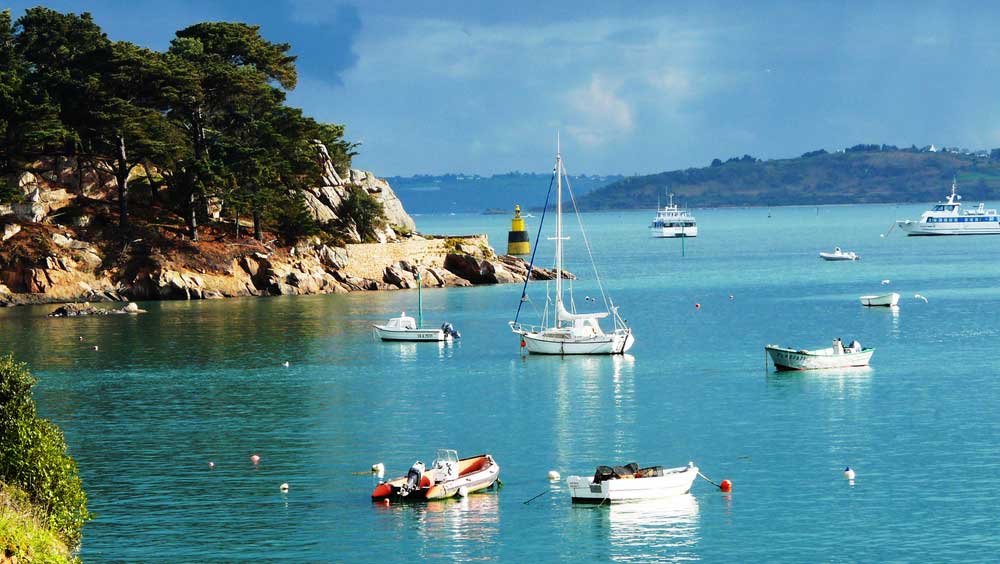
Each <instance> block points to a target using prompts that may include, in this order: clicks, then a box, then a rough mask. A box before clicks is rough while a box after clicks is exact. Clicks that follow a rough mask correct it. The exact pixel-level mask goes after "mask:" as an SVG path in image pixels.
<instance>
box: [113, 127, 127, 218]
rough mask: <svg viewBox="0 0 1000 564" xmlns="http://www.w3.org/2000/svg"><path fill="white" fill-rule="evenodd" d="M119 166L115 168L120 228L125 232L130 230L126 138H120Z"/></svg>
mask: <svg viewBox="0 0 1000 564" xmlns="http://www.w3.org/2000/svg"><path fill="white" fill-rule="evenodd" d="M117 165H118V166H116V167H115V180H116V181H117V183H118V227H119V228H120V229H122V230H123V231H124V230H125V229H126V228H128V174H129V168H130V167H129V165H128V157H127V155H126V153H125V138H124V137H122V136H119V137H118V163H117Z"/></svg>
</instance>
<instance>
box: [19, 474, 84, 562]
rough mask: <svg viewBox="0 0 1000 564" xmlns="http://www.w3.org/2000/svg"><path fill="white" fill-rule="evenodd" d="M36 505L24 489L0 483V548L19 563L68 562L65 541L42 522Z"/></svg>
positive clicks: (68, 554)
mask: <svg viewBox="0 0 1000 564" xmlns="http://www.w3.org/2000/svg"><path fill="white" fill-rule="evenodd" d="M39 513H40V512H39V511H38V509H37V507H36V506H35V505H34V504H33V503H31V499H30V497H29V496H28V494H26V493H25V492H24V491H22V490H21V489H19V488H15V487H13V486H9V485H5V484H3V483H2V482H0V551H2V552H10V553H13V556H15V557H16V558H17V559H18V562H37V563H44V564H68V563H72V562H79V561H78V560H77V559H75V558H71V557H70V550H69V548H67V547H66V544H65V543H64V542H63V541H62V540H61V539H60V538H59V537H58V535H56V534H55V533H54V532H52V531H51V530H50V529H48V528H47V527H45V526H44V525H43V521H44V516H42V517H39Z"/></svg>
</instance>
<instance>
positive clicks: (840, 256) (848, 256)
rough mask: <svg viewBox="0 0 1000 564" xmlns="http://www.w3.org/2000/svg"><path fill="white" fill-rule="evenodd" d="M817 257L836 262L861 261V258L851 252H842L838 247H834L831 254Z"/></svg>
mask: <svg viewBox="0 0 1000 564" xmlns="http://www.w3.org/2000/svg"><path fill="white" fill-rule="evenodd" d="M819 257H820V258H821V259H823V260H829V261H838V260H861V257H860V256H859V255H858V254H857V253H855V252H853V251H842V250H840V247H834V249H833V252H832V253H827V252H822V253H820V254H819Z"/></svg>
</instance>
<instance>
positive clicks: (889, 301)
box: [859, 292, 899, 307]
mask: <svg viewBox="0 0 1000 564" xmlns="http://www.w3.org/2000/svg"><path fill="white" fill-rule="evenodd" d="M859 299H860V300H861V305H863V306H866V307H896V306H897V305H899V294H897V293H896V292H892V293H891V294H882V295H879V296H861V297H860V298H859Z"/></svg>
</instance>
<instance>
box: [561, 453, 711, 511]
mask: <svg viewBox="0 0 1000 564" xmlns="http://www.w3.org/2000/svg"><path fill="white" fill-rule="evenodd" d="M697 477H698V467H697V466H695V465H694V463H693V462H688V465H687V466H680V467H677V468H667V469H664V468H663V467H662V466H651V467H648V468H639V465H638V464H636V463H634V462H633V463H631V464H626V465H625V466H614V467H612V466H598V467H597V470H596V471H595V472H594V476H593V477H581V476H570V477H569V478H567V479H566V483H567V484H568V485H569V493H570V496H571V498H572V500H573V502H574V503H605V502H609V503H614V502H618V501H637V500H642V499H657V498H665V497H672V496H679V495H683V494H686V493H688V492H690V491H691V484H692V483H693V482H694V479H695V478H697Z"/></svg>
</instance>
